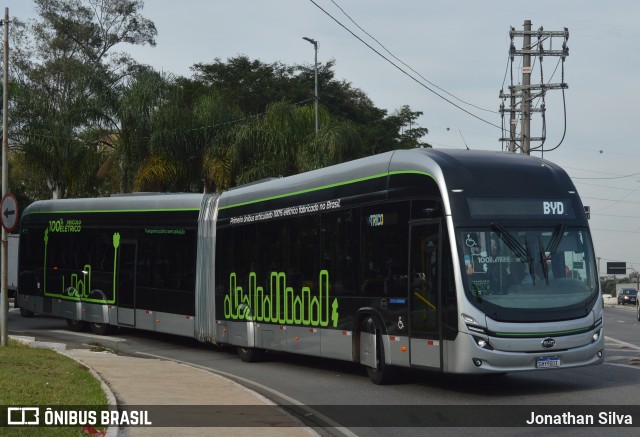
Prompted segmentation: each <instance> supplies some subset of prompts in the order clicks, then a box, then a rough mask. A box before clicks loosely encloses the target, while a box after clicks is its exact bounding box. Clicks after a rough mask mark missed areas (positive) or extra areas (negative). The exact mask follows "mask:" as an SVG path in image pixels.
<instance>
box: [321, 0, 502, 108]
mask: <svg viewBox="0 0 640 437" xmlns="http://www.w3.org/2000/svg"><path fill="white" fill-rule="evenodd" d="M331 3H333V4H334V5H335V6H336V7H337V8H338V9H340V11H341V12H342V13H343V14H344V15H345V16H346V17H347V18H348V19H349V20H350V21H351V22H352V23H353V24H355V25H356V27H357V28H358V29H360V30H361V31H363V32H364V33H365V34H366V35H367V36H368V37H369V38H371V39H372V40H374V41H375V42H376V43H378V45H379V46H380V47H382V48H383V49H384V50H385V51H386V52H387V53H389V55H391V57H393V59H395V60H396V61H398V62H400V63H401V64H402V65H404V66H405V67H407V68H408V69H409V70H411V71H413V72H414V73H415V74H417V75H418V76H420V78H422V80H424V81H425V82H427V83H428V84H429V85H431V86H433V87H435V88H438V89H439V90H440V91H442V92H443V93H445V94H448V95H449V96H451V97H453V98H454V99H456V100H457V101H459V102H461V103H464V104H465V105H469V106H473V107H474V108H476V109H479V110H480V111H485V112H491V113H493V114H497V113H498V111H494V110H492V109H486V108H482V107H480V106H477V105H474V104H473V103H469V102H465V101H464V100H462V99H460V98H459V97H457V96H455V95H453V94H451V93H450V92H449V91H447V90H445V89H444V88H441V87H439V86H438V85H436V84H435V83H433V82H431V81H430V80H429V79H427V78H426V77H424V76H423V75H422V74H420V73H418V72H417V71H416V70H414V69H413V68H412V67H411V66H410V65H408V64H407V63H405V62H404V61H403V60H402V59H400V58H398V57H397V56H396V55H394V54H393V53H391V51H390V50H389V49H388V48H386V47H385V46H384V45H383V44H382V43H381V42H380V41H378V40H377V39H376V38H375V37H374V36H373V35H371V34H370V33H369V32H367V31H366V30H365V29H363V28H362V26H360V25H359V24H358V23H356V22H355V20H354V19H353V18H351V16H350V15H349V14H347V13H346V12H345V10H344V9H343V8H342V7H341V6H340V5H339V4H338V3H336V2H335V1H334V0H331ZM505 74H506V73H505ZM505 77H506V76H505Z"/></svg>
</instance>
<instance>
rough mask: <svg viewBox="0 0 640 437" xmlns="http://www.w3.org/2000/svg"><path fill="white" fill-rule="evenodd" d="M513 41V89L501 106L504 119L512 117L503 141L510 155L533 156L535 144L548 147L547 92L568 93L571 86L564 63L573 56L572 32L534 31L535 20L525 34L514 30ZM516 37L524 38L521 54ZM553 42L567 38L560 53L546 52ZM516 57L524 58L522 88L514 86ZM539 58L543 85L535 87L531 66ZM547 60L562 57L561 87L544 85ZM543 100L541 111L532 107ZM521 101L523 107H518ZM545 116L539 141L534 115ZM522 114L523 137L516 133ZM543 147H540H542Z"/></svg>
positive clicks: (527, 27) (511, 88)
mask: <svg viewBox="0 0 640 437" xmlns="http://www.w3.org/2000/svg"><path fill="white" fill-rule="evenodd" d="M509 36H510V37H511V45H510V47H509V55H510V58H511V85H510V86H509V92H508V93H505V92H504V91H503V90H501V91H500V98H501V99H502V100H503V103H502V104H501V105H500V113H502V116H503V117H504V114H505V113H509V136H508V137H502V138H500V141H502V142H507V143H508V147H507V148H508V150H509V151H510V152H516V149H517V148H518V143H519V148H520V151H521V152H522V153H526V154H530V153H531V142H532V141H538V142H541V143H542V145H544V141H545V140H546V134H545V128H544V124H545V123H546V120H545V112H546V107H545V96H546V93H547V90H555V89H562V90H564V89H567V88H569V86H568V85H567V83H565V82H564V61H565V59H566V57H567V56H569V48H568V47H567V40H568V39H569V30H568V29H567V28H566V27H565V29H564V30H563V31H545V30H544V29H543V28H542V27H540V28H539V29H538V30H531V20H525V22H524V25H523V30H522V31H516V30H515V29H514V28H513V27H512V28H511V31H510V32H509ZM516 37H522V49H521V50H517V49H516V47H515V43H514V39H515V38H516ZM532 37H536V38H537V40H536V41H535V43H533V42H532ZM553 38H563V42H562V49H560V50H552V49H549V50H546V49H545V48H544V42H545V41H546V40H549V41H550V44H551V41H552V39H553ZM516 56H522V81H521V85H514V81H513V62H514V60H515V57H516ZM532 56H538V58H539V65H540V83H538V84H532V83H531V75H532V73H533V67H532V65H531V57H532ZM545 56H559V57H560V58H561V62H562V80H561V82H560V83H544V80H543V79H544V75H543V69H542V61H543V59H544V57H545ZM507 98H508V99H509V103H510V104H509V108H506V107H505V104H504V101H505V100H506V99H507ZM538 98H540V99H541V100H542V104H541V105H540V107H532V102H533V100H535V99H538ZM518 99H519V104H518ZM535 112H538V113H541V114H542V119H543V129H542V130H543V133H542V135H541V136H539V137H532V136H531V114H532V113H535ZM517 113H520V117H521V120H520V135H518V134H517V133H516V127H517V124H518V122H517V119H516V114H517ZM539 147H540V146H539Z"/></svg>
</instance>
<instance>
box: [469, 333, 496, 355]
mask: <svg viewBox="0 0 640 437" xmlns="http://www.w3.org/2000/svg"><path fill="white" fill-rule="evenodd" d="M473 339H474V340H475V342H476V344H477V345H478V347H480V348H482V349H486V350H490V351H492V350H493V348H492V347H491V345H490V344H489V341H488V340H486V339H484V338H482V337H476V336H475V335H474V336H473Z"/></svg>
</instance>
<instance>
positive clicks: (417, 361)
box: [409, 220, 441, 369]
mask: <svg viewBox="0 0 640 437" xmlns="http://www.w3.org/2000/svg"><path fill="white" fill-rule="evenodd" d="M440 235H441V234H440V221H433V220H430V221H422V222H420V223H419V224H413V225H412V226H411V227H410V236H409V238H410V239H409V241H410V243H409V247H410V249H409V305H410V308H409V311H410V312H409V328H410V329H409V331H410V332H409V335H410V338H411V340H410V341H411V343H410V344H411V347H410V351H411V352H410V353H411V365H412V366H421V367H429V368H437V369H440V368H441V341H440V340H441V334H440V331H441V330H440V320H441V317H440V307H441V305H440V303H441V299H440V297H439V296H440V283H441V281H440V264H441V263H440V258H441V250H440V240H441V237H440Z"/></svg>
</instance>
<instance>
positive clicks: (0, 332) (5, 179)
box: [0, 8, 9, 346]
mask: <svg viewBox="0 0 640 437" xmlns="http://www.w3.org/2000/svg"><path fill="white" fill-rule="evenodd" d="M2 24H4V78H3V85H2V198H3V199H4V196H5V194H7V191H9V166H8V164H7V155H8V154H9V132H8V130H9V127H8V126H9V8H4V21H3V22H2ZM8 245H9V242H8V241H7V230H6V229H5V228H4V226H2V285H1V289H0V290H1V292H0V294H1V295H2V296H1V297H2V299H0V346H9V335H8V328H7V319H8V317H9V287H8V284H7V282H8V281H7V279H8V278H7V274H8V272H7V270H8V260H7V256H8V254H7V253H8Z"/></svg>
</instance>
